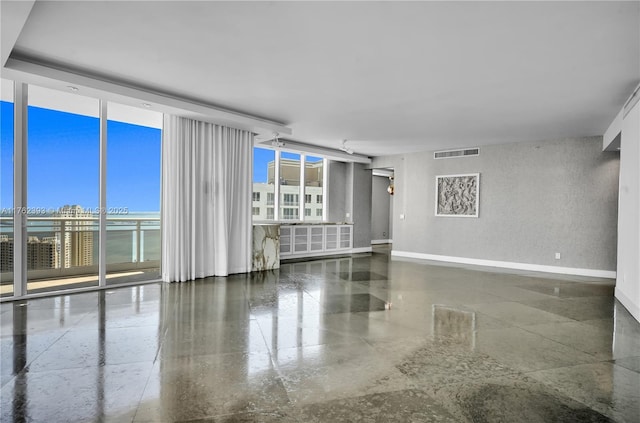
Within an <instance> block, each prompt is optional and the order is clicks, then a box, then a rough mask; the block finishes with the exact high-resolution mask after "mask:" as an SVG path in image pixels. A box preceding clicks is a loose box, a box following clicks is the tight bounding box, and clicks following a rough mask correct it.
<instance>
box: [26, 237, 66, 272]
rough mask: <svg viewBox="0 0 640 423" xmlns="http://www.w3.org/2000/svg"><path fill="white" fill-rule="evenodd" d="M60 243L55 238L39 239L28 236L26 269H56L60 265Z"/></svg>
mask: <svg viewBox="0 0 640 423" xmlns="http://www.w3.org/2000/svg"><path fill="white" fill-rule="evenodd" d="M59 250H60V242H59V240H58V239H57V238H56V237H45V238H43V239H39V238H38V237H37V236H30V237H29V240H28V241H27V269H28V270H36V269H56V268H58V267H59V265H60V254H59Z"/></svg>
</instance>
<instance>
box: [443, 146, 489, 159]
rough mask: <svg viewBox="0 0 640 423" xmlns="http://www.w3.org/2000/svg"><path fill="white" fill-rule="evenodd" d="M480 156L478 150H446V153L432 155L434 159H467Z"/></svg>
mask: <svg viewBox="0 0 640 423" xmlns="http://www.w3.org/2000/svg"><path fill="white" fill-rule="evenodd" d="M479 154H480V149H479V148H467V149H463V150H446V151H436V152H435V153H433V158H434V159H451V158H454V157H469V156H477V155H479Z"/></svg>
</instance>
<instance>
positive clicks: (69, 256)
mask: <svg viewBox="0 0 640 423" xmlns="http://www.w3.org/2000/svg"><path fill="white" fill-rule="evenodd" d="M53 216H54V217H56V218H69V220H60V221H56V222H55V225H56V232H57V233H58V234H61V233H62V234H64V243H63V246H64V247H63V248H64V255H63V257H64V267H65V268H70V267H77V266H91V265H92V264H94V263H93V236H94V232H95V230H96V229H95V223H94V222H93V220H91V219H93V214H92V213H91V212H88V211H85V210H84V209H83V208H82V207H81V206H78V205H64V206H62V207H60V208H59V209H58V211H57V212H55V213H54V214H53ZM82 218H87V220H82ZM61 248H62V247H61Z"/></svg>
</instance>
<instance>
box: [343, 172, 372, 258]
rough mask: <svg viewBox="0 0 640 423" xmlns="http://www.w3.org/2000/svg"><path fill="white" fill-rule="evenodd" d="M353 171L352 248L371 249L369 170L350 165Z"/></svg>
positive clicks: (370, 177) (370, 176)
mask: <svg viewBox="0 0 640 423" xmlns="http://www.w3.org/2000/svg"><path fill="white" fill-rule="evenodd" d="M349 166H351V168H352V170H353V184H351V186H352V187H353V191H352V194H353V202H352V213H351V216H352V220H353V248H363V247H371V179H372V178H373V176H372V174H371V170H370V169H367V167H366V166H365V165H363V164H361V163H351V164H350V165H349Z"/></svg>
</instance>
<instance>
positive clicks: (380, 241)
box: [371, 239, 393, 245]
mask: <svg viewBox="0 0 640 423" xmlns="http://www.w3.org/2000/svg"><path fill="white" fill-rule="evenodd" d="M373 244H393V241H392V240H390V239H372V240H371V245H373Z"/></svg>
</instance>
